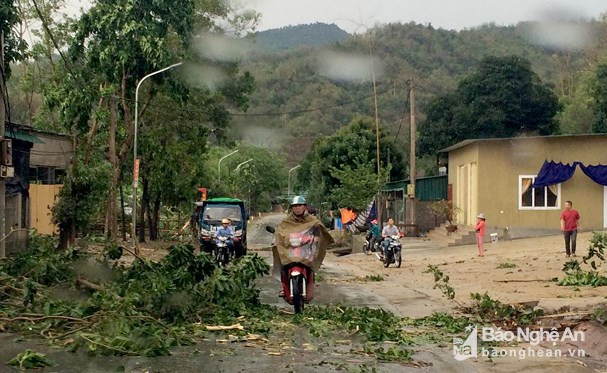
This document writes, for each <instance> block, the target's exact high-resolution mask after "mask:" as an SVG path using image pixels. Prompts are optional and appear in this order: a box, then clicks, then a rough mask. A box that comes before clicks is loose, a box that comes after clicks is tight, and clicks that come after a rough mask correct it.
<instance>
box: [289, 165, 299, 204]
mask: <svg viewBox="0 0 607 373" xmlns="http://www.w3.org/2000/svg"><path fill="white" fill-rule="evenodd" d="M300 167H301V165H300V164H298V165H297V166H295V167H293V168H292V169H290V170H289V183H288V186H287V197H291V172H292V171H295V170H297V169H298V168H300Z"/></svg>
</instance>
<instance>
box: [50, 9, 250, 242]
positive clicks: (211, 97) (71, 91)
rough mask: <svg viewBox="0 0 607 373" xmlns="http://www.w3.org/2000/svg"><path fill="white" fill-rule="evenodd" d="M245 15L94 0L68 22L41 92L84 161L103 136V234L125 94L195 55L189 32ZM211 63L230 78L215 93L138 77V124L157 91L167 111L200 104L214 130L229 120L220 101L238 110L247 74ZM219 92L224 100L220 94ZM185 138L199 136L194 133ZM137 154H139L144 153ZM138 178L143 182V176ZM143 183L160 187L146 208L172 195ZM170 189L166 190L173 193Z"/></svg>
mask: <svg viewBox="0 0 607 373" xmlns="http://www.w3.org/2000/svg"><path fill="white" fill-rule="evenodd" d="M40 18H41V19H42V20H43V23H44V24H45V25H46V24H47V22H46V20H45V19H44V18H43V17H42V16H41V17H40ZM250 19H255V14H247V13H238V12H237V11H236V10H235V9H234V8H233V7H232V6H231V5H230V4H227V3H224V2H223V1H220V0H211V1H206V0H204V1H202V0H200V1H199V0H186V1H181V2H178V3H175V2H173V1H168V0H161V1H154V2H148V1H141V0H135V1H130V0H119V1H108V0H100V1H97V2H96V3H94V5H93V6H92V7H91V8H90V9H89V10H87V11H86V12H85V13H84V14H82V16H81V17H80V18H79V20H78V21H77V22H76V24H75V25H74V27H73V31H74V32H73V35H71V36H70V38H69V43H68V44H69V48H68V52H67V53H64V56H63V62H64V63H65V64H64V65H63V66H61V67H60V70H61V71H60V72H61V73H63V77H64V78H63V79H61V80H59V81H56V82H55V84H54V85H53V86H51V87H49V88H48V89H47V91H46V98H47V103H48V104H49V106H50V107H51V108H52V109H54V110H56V111H57V112H58V113H59V119H60V121H61V122H62V123H63V125H64V127H65V128H66V129H67V130H68V131H69V132H70V133H73V134H74V136H75V138H76V139H78V140H81V141H80V142H79V144H82V145H80V146H79V151H81V152H84V153H85V154H84V157H83V158H84V164H87V163H88V162H91V161H92V159H93V158H94V157H93V158H91V157H90V155H91V150H92V148H93V144H97V143H98V139H99V137H101V138H104V139H105V140H106V144H107V145H105V146H101V147H100V148H99V151H101V152H104V153H105V154H106V160H104V162H107V161H109V163H110V164H111V170H112V175H111V177H110V179H109V180H108V181H107V182H108V193H107V204H106V211H107V212H106V218H105V221H106V234H107V236H108V237H109V238H114V237H115V236H116V230H117V229H116V223H115V222H116V205H117V203H116V199H117V198H116V196H117V189H118V185H119V184H120V183H121V180H122V176H123V175H124V174H125V173H126V172H129V171H128V170H129V167H126V164H127V161H128V160H129V157H130V151H131V149H132V146H133V139H134V132H135V126H134V120H133V119H134V106H135V103H134V101H133V100H132V98H133V97H134V93H135V87H136V86H137V83H138V82H139V80H140V79H141V78H142V77H143V76H145V75H146V74H148V73H150V72H152V71H156V70H158V69H160V68H163V67H165V66H167V65H169V64H170V63H174V62H176V61H177V60H184V59H186V58H188V59H189V60H190V61H195V62H196V61H199V60H197V57H196V56H195V55H194V54H192V52H191V49H190V46H191V44H192V40H193V39H194V37H195V35H194V30H196V31H200V32H205V31H209V30H217V31H221V30H222V28H223V27H225V26H229V25H230V24H232V25H233V26H234V28H235V32H239V31H241V30H242V27H244V25H246V24H247V20H250ZM219 24H221V27H220V26H219ZM47 29H48V26H47ZM59 53H61V52H59ZM206 62H207V63H209V64H213V63H215V62H214V61H206ZM215 65H218V67H219V68H222V69H224V70H226V71H227V72H228V73H227V75H228V76H231V77H233V78H234V80H233V81H232V82H230V83H229V84H227V85H226V86H224V87H222V89H219V90H216V91H211V90H210V89H209V87H204V88H202V87H201V88H196V89H194V88H191V87H188V86H186V85H185V84H183V82H180V81H179V80H178V79H175V78H174V77H171V76H170V75H171V74H173V73H174V72H166V73H164V74H160V75H156V76H154V77H152V78H151V79H150V80H149V81H146V84H145V85H144V87H143V88H142V90H141V92H142V95H141V97H142V98H141V102H140V104H141V105H140V112H139V113H138V114H139V116H140V118H141V122H140V124H143V123H145V116H144V114H145V112H146V111H147V110H148V109H149V107H150V104H151V101H152V100H153V99H154V98H155V97H156V96H157V95H158V94H159V93H162V94H163V95H164V96H165V97H168V98H170V99H172V103H171V104H169V105H167V106H166V107H165V110H167V111H169V112H173V109H175V108H178V107H179V108H180V109H187V108H186V107H185V106H186V105H187V104H188V103H189V102H191V101H196V103H197V104H200V105H204V106H203V107H204V108H205V111H206V112H207V113H208V114H207V115H201V116H200V117H199V119H198V120H199V123H205V122H208V123H212V124H213V125H215V126H216V127H218V131H217V133H221V132H222V131H223V130H222V128H223V127H225V126H226V125H227V123H229V116H228V108H227V104H229V102H228V101H230V100H231V101H232V102H234V103H235V105H236V106H237V107H238V108H241V109H246V106H247V103H248V102H247V95H248V93H249V92H250V91H251V90H252V78H251V76H250V75H249V74H243V75H242V76H238V77H237V75H238V70H237V69H236V65H235V64H233V63H221V62H216V63H215ZM167 77H169V78H168V79H167ZM227 96H229V99H226V97H227ZM194 98H195V99H196V100H194ZM171 106H173V108H171ZM152 121H153V119H150V121H149V122H152ZM142 129H143V128H142ZM169 132H170V129H167V130H166V131H165V132H164V133H163V134H166V133H169ZM184 134H185V135H190V136H193V137H195V136H196V135H199V132H197V131H187V132H185V133H184ZM160 137H161V138H163V139H164V140H169V139H171V137H170V136H162V135H160ZM190 139H192V138H190ZM205 139H206V136H205ZM181 140H183V139H181ZM193 140H196V141H199V140H201V139H200V138H199V137H198V138H194V139H193ZM184 142H185V141H184ZM172 144H174V143H173V142H171V141H167V143H166V144H162V145H163V146H167V149H169V150H170V151H172V150H174V149H175V148H174V147H172ZM149 151H152V149H150V150H149ZM143 156H144V157H145V154H144V155H143ZM182 156H183V154H182ZM148 158H149V157H148ZM168 158H169V159H170V157H168ZM128 163H129V164H130V162H128ZM160 163H161V162H160V161H158V162H156V164H160ZM164 166H166V167H172V168H171V170H179V167H180V164H179V162H173V163H165V164H164ZM143 169H145V171H149V172H150V174H149V175H152V174H153V171H151V170H150V168H149V167H148V168H146V166H145V165H143V164H142V170H143ZM165 171H166V169H165ZM77 175H78V172H76V171H74V172H72V173H70V177H78V176H77ZM149 175H148V179H149V178H150V176H149ZM186 179H187V178H186ZM143 180H144V181H145V178H144V179H143ZM190 181H191V180H190ZM159 185H162V183H159ZM148 186H149V187H150V189H149V192H150V193H155V192H154V191H156V190H162V192H161V193H160V192H158V193H155V197H154V200H153V201H154V206H159V205H160V204H161V202H162V201H163V199H166V200H175V198H174V195H173V194H172V192H170V191H169V192H167V190H166V188H165V187H158V188H152V185H148ZM193 187H194V185H193V186H192V188H193ZM177 189H180V188H177ZM177 189H175V188H174V189H173V191H174V190H177ZM72 197H73V196H72ZM82 198H86V196H82ZM150 198H152V197H150ZM158 209H159V207H158ZM158 209H156V208H155V210H158ZM58 211H64V210H62V209H59V210H58ZM153 215H154V214H153ZM155 216H157V214H155ZM156 220H157V219H156ZM71 225H72V226H73V224H71ZM62 226H70V224H63V225H62ZM71 236H73V234H71Z"/></svg>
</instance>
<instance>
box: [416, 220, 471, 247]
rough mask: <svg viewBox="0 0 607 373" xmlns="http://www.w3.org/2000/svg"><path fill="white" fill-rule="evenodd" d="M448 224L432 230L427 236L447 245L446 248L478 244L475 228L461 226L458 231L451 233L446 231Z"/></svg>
mask: <svg viewBox="0 0 607 373" xmlns="http://www.w3.org/2000/svg"><path fill="white" fill-rule="evenodd" d="M446 226H447V224H446V223H444V224H441V225H439V226H438V227H436V228H435V229H433V230H430V231H429V232H428V234H427V237H428V238H430V239H432V240H434V241H436V242H439V243H441V244H446V246H449V247H450V246H461V245H468V244H473V243H475V242H476V236H475V234H476V232H475V231H474V227H470V226H465V225H464V226H459V227H458V230H457V231H455V232H453V233H449V232H447V229H446Z"/></svg>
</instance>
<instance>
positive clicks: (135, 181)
mask: <svg viewBox="0 0 607 373" xmlns="http://www.w3.org/2000/svg"><path fill="white" fill-rule="evenodd" d="M181 64H183V62H178V63H176V64H173V65H171V66H168V67H165V68H164V69H160V70H158V71H154V72H153V73H149V74H148V75H146V76H144V77H143V78H142V79H141V80H140V81H139V83H138V84H137V88H136V89H135V137H134V138H133V162H134V165H133V211H132V213H133V228H132V229H131V234H132V235H133V248H134V249H135V252H136V253H138V252H139V250H138V249H137V237H136V236H137V187H138V186H139V160H138V159H137V130H138V121H139V87H141V83H143V81H144V80H146V79H147V78H149V77H150V76H153V75H156V74H160V73H161V72H164V71H167V70H168V69H172V68H173V67H177V66H180V65H181Z"/></svg>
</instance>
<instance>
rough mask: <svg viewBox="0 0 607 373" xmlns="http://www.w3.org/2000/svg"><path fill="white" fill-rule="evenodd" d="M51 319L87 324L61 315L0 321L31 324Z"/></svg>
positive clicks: (5, 318)
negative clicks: (28, 322) (27, 322)
mask: <svg viewBox="0 0 607 373" xmlns="http://www.w3.org/2000/svg"><path fill="white" fill-rule="evenodd" d="M49 319H54V320H67V321H74V322H86V321H85V320H83V319H78V318H76V317H69V316H59V315H50V316H40V317H26V316H18V317H13V318H8V317H0V321H5V322H15V321H30V322H35V321H42V320H49Z"/></svg>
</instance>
